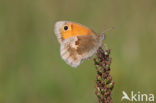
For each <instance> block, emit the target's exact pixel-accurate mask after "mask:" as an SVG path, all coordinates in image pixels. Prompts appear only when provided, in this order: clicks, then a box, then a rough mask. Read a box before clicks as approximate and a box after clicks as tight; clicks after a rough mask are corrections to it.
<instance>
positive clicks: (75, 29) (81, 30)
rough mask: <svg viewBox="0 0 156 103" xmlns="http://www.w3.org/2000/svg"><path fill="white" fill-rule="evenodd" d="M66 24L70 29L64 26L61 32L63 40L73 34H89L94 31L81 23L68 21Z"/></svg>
mask: <svg viewBox="0 0 156 103" xmlns="http://www.w3.org/2000/svg"><path fill="white" fill-rule="evenodd" d="M65 26H67V27H68V29H67V30H64V28H62V29H61V32H60V33H61V34H62V37H61V38H62V39H63V40H64V39H68V38H70V37H73V36H80V35H89V34H90V33H91V32H92V31H91V30H89V29H88V28H87V27H85V26H82V25H81V24H76V23H66V24H65Z"/></svg>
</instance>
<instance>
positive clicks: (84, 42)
mask: <svg viewBox="0 0 156 103" xmlns="http://www.w3.org/2000/svg"><path fill="white" fill-rule="evenodd" d="M55 34H56V36H57V39H58V41H59V43H60V45H61V47H60V54H61V57H62V59H63V60H64V61H65V62H66V63H67V64H69V65H71V66H72V67H77V66H79V65H80V64H81V63H82V61H83V60H85V59H88V58H90V57H91V56H93V55H94V54H95V53H96V51H97V49H98V48H99V47H100V46H102V44H103V40H104V34H101V35H97V34H96V33H95V32H94V31H93V30H91V29H89V28H87V27H86V26H83V25H81V24H79V23H76V22H71V21H58V22H56V24H55Z"/></svg>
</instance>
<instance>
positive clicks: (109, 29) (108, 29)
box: [101, 27, 114, 34]
mask: <svg viewBox="0 0 156 103" xmlns="http://www.w3.org/2000/svg"><path fill="white" fill-rule="evenodd" d="M113 29H114V27H109V28H107V29H106V30H105V31H103V32H102V33H101V34H104V33H105V32H108V31H111V30H113Z"/></svg>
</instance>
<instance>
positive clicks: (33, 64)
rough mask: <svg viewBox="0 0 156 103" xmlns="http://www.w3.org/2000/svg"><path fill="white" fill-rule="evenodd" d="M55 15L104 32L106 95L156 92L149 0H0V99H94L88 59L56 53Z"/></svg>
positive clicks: (154, 5)
mask: <svg viewBox="0 0 156 103" xmlns="http://www.w3.org/2000/svg"><path fill="white" fill-rule="evenodd" d="M58 20H70V21H75V22H79V23H81V24H84V25H86V26H88V27H90V28H92V29H94V31H96V32H98V33H100V32H102V31H104V30H106V29H107V28H109V27H115V29H113V30H112V31H109V32H107V33H106V40H105V43H106V44H107V45H108V47H109V48H110V49H111V50H112V52H111V57H112V59H113V61H112V66H111V68H112V70H111V74H112V77H113V80H114V81H115V83H116V84H115V88H114V90H113V93H112V96H113V101H114V103H120V102H121V97H122V91H123V90H124V91H126V92H127V93H130V91H132V90H133V91H135V92H136V93H137V92H138V91H140V92H141V93H153V94H154V93H156V1H155V0H96V1H95V0H77V1H75V0H0V103H97V97H96V95H95V94H94V92H95V88H94V87H95V76H96V70H95V68H94V65H93V60H88V61H85V62H84V63H83V64H81V65H80V67H78V69H73V68H72V67H70V66H68V65H67V64H66V63H65V62H64V61H63V60H62V59H61V57H60V53H59V43H58V41H57V39H56V36H55V35H54V24H55V22H56V21H58Z"/></svg>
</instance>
